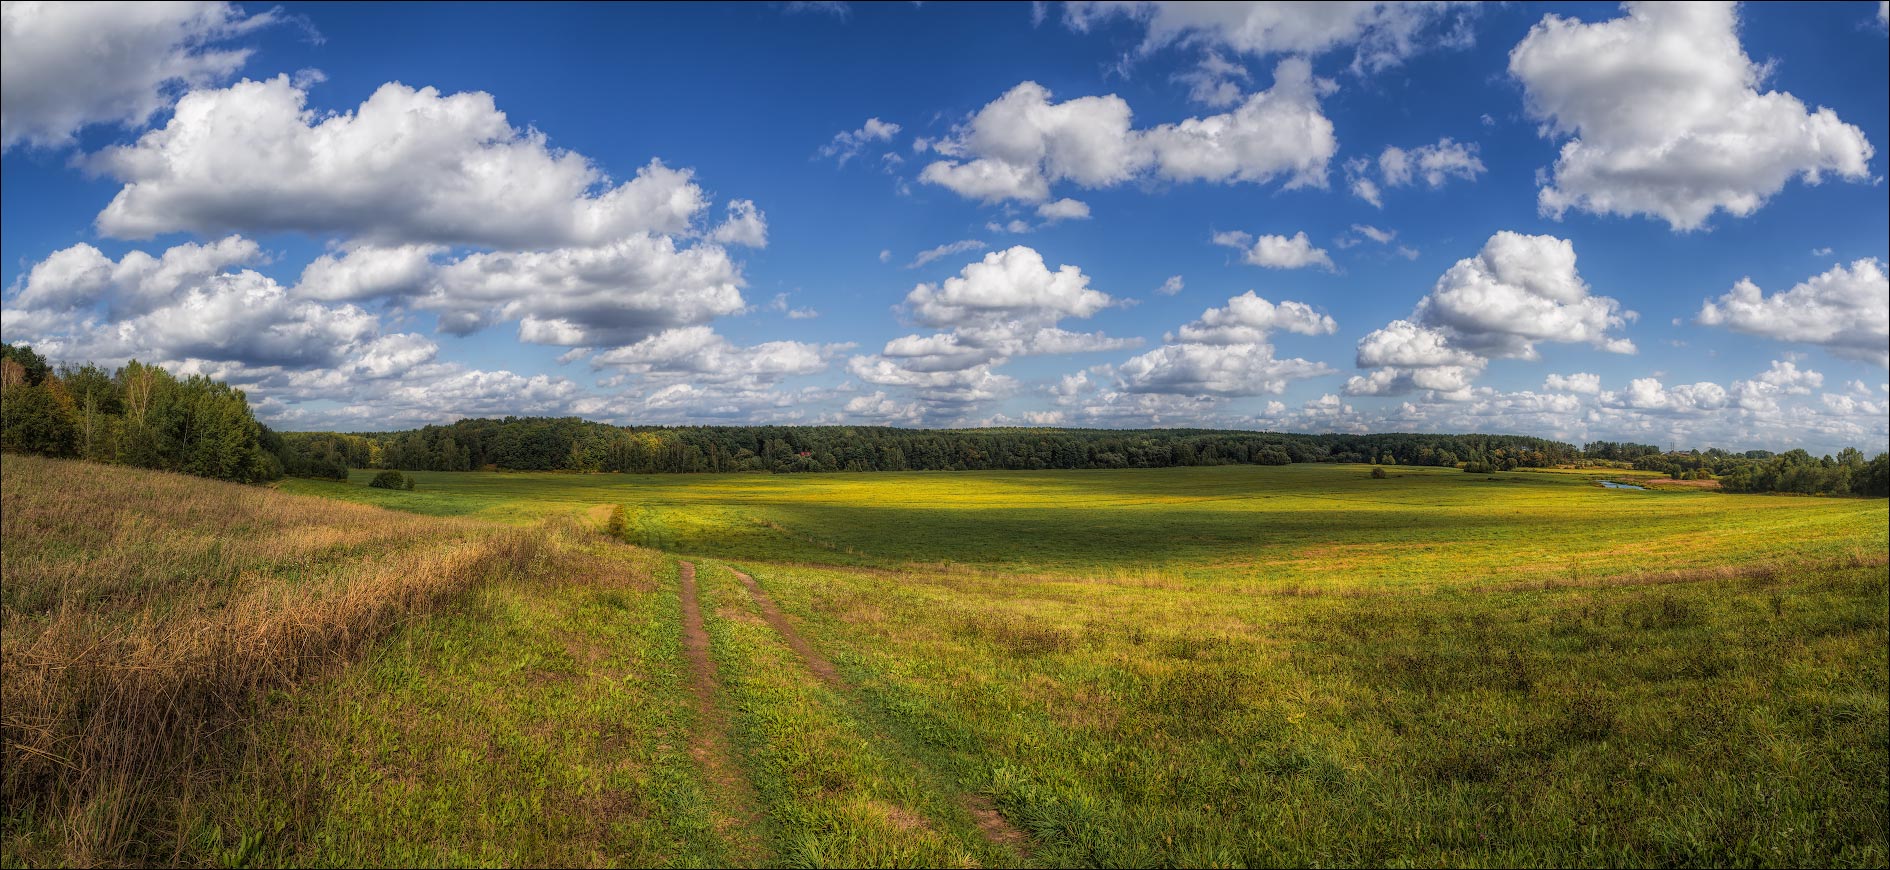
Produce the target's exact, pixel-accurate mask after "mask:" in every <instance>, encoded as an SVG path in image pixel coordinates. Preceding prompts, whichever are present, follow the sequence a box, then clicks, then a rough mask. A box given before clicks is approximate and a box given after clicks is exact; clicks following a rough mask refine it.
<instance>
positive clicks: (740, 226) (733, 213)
mask: <svg viewBox="0 0 1890 870" xmlns="http://www.w3.org/2000/svg"><path fill="white" fill-rule="evenodd" d="M709 238H710V239H711V240H712V241H716V242H720V243H722V244H724V245H743V246H746V247H750V248H765V247H767V246H768V217H767V215H764V214H762V213H761V209H758V208H756V207H755V201H754V200H752V199H731V200H729V202H728V217H727V218H725V219H723V221H722V223H721V224H720V225H718V226H717V227H716V228H715V231H714V232H711V233H709Z"/></svg>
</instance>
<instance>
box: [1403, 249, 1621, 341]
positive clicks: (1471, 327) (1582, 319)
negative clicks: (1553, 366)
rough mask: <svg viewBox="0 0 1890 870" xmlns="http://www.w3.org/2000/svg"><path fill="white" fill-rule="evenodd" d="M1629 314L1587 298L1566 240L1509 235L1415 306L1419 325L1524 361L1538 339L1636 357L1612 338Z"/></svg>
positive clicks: (1607, 301) (1450, 273) (1460, 265)
mask: <svg viewBox="0 0 1890 870" xmlns="http://www.w3.org/2000/svg"><path fill="white" fill-rule="evenodd" d="M1633 316H1634V315H1633V312H1627V311H1623V310H1622V309H1621V304H1620V303H1619V302H1617V301H1615V300H1614V299H1612V298H1609V297H1607V296H1595V295H1591V294H1590V293H1589V288H1588V283H1587V282H1585V281H1583V280H1582V278H1581V275H1580V274H1578V273H1577V272H1576V270H1575V246H1574V245H1572V244H1570V243H1569V242H1568V241H1567V240H1566V239H1558V238H1556V237H1554V236H1528V235H1522V234H1520V233H1513V232H1509V231H1507V230H1505V231H1502V232H1498V233H1497V234H1496V235H1493V236H1491V237H1490V239H1489V241H1488V242H1486V243H1484V245H1483V250H1481V251H1479V252H1478V253H1477V255H1476V256H1474V257H1470V258H1467V259H1463V260H1458V261H1457V263H1456V265H1453V266H1451V267H1450V269H1449V270H1447V271H1446V272H1444V274H1443V276H1442V277H1440V278H1438V279H1437V283H1436V285H1435V286H1434V287H1432V288H1431V294H1430V295H1429V296H1428V297H1425V299H1424V300H1423V301H1422V302H1420V303H1419V304H1418V318H1419V320H1421V321H1422V322H1424V323H1425V324H1427V325H1430V326H1434V327H1438V328H1441V329H1444V330H1446V331H1448V332H1449V333H1450V335H1451V337H1452V340H1453V342H1456V343H1460V344H1461V345H1462V346H1463V347H1466V348H1468V349H1470V350H1474V351H1477V352H1479V353H1482V354H1485V355H1489V356H1504V357H1520V358H1523V359H1535V358H1536V349H1535V345H1536V343H1537V342H1541V341H1550V342H1580V343H1587V344H1592V345H1594V346H1596V347H1598V348H1601V349H1602V350H1606V351H1609V352H1612V353H1633V352H1634V345H1633V343H1632V342H1630V341H1628V340H1627V339H1624V338H1616V337H1614V336H1612V335H1610V332H1611V331H1612V330H1615V329H1618V328H1621V327H1623V326H1625V325H1626V323H1627V321H1628V320H1629V319H1630V318H1632V317H1633Z"/></svg>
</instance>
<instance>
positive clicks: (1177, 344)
mask: <svg viewBox="0 0 1890 870" xmlns="http://www.w3.org/2000/svg"><path fill="white" fill-rule="evenodd" d="M1337 329H1338V324H1337V323H1335V322H1333V320H1332V318H1331V317H1329V316H1327V315H1325V314H1323V313H1321V312H1319V311H1317V310H1315V309H1314V308H1313V307H1312V306H1310V305H1307V304H1305V303H1303V302H1293V301H1287V302H1281V303H1279V304H1277V305H1275V304H1274V303H1272V302H1270V301H1268V300H1266V299H1263V298H1261V297H1260V296H1259V295H1258V294H1256V293H1254V292H1253V291H1251V290H1249V291H1247V292H1246V293H1243V294H1241V295H1239V296H1235V297H1233V298H1231V299H1229V300H1227V304H1226V305H1225V306H1222V307H1220V308H1210V309H1208V310H1206V311H1204V312H1202V313H1201V317H1200V318H1199V319H1197V320H1195V321H1193V322H1191V323H1187V324H1184V325H1182V326H1181V328H1180V329H1178V330H1176V331H1175V332H1171V333H1169V334H1168V335H1167V336H1165V337H1164V338H1165V340H1166V342H1167V343H1166V344H1164V345H1163V346H1162V347H1159V348H1156V349H1154V350H1151V351H1149V352H1147V353H1144V354H1141V355H1139V356H1135V357H1132V358H1130V359H1129V360H1128V361H1126V362H1124V363H1122V364H1121V365H1119V366H1117V367H1116V368H1115V375H1116V385H1117V387H1118V388H1119V389H1121V390H1123V391H1125V392H1129V393H1169V394H1175V395H1184V396H1219V397H1234V396H1259V395H1272V394H1278V393H1281V392H1284V391H1285V390H1286V386H1287V384H1288V383H1289V382H1290V381H1293V380H1297V379H1302V378H1310V377H1317V376H1320V375H1327V374H1331V373H1332V371H1333V370H1332V369H1331V368H1329V367H1327V366H1326V365H1325V364H1323V363H1317V362H1309V361H1307V360H1303V359H1278V358H1276V357H1275V356H1274V351H1273V346H1272V345H1271V344H1268V343H1267V337H1268V335H1269V334H1270V333H1272V332H1273V331H1274V330H1285V331H1288V332H1296V333H1300V334H1302V335H1330V334H1331V333H1333V332H1334V331H1336V330H1337Z"/></svg>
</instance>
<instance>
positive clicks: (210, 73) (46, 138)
mask: <svg viewBox="0 0 1890 870" xmlns="http://www.w3.org/2000/svg"><path fill="white" fill-rule="evenodd" d="M278 20H280V16H279V15H278V14H277V13H276V12H275V11H274V10H271V11H269V12H264V13H262V14H260V15H245V14H244V13H243V11H242V10H241V9H239V8H237V7H236V6H234V5H232V4H230V3H202V2H174V3H148V2H132V3H119V2H91V3H54V2H12V0H9V2H8V3H7V4H6V5H5V6H4V7H3V8H0V148H5V149H11V148H12V147H14V146H15V145H19V144H22V143H25V144H29V145H43V146H58V145H64V144H66V143H67V142H70V141H71V140H72V136H73V134H74V133H77V132H78V131H79V130H80V129H81V128H83V127H85V126H87V125H90V124H114V123H116V124H124V125H127V126H133V127H136V126H141V125H143V124H144V123H145V122H146V121H147V120H149V119H150V117H151V116H152V115H153V114H155V113H156V112H157V111H158V110H160V109H162V108H164V107H166V106H168V105H170V102H171V99H172V98H173V97H174V96H175V93H174V92H175V91H176V90H177V89H179V88H188V87H198V86H203V85H208V84H211V83H213V82H215V81H217V80H219V79H223V78H225V77H227V76H229V75H231V74H232V73H234V72H236V71H237V70H238V69H241V68H242V66H243V64H244V62H245V61H247V60H248V59H249V55H250V50H249V49H246V48H229V47H222V46H220V44H221V43H226V42H227V41H228V40H230V39H231V38H234V37H237V36H241V35H243V34H245V33H249V32H251V31H254V30H256V29H257V28H260V27H263V26H266V25H269V24H272V23H275V22H276V21H278Z"/></svg>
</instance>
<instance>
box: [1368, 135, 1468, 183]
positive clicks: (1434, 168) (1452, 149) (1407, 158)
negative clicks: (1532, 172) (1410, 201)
mask: <svg viewBox="0 0 1890 870" xmlns="http://www.w3.org/2000/svg"><path fill="white" fill-rule="evenodd" d="M1378 171H1379V173H1380V175H1381V176H1382V177H1383V178H1384V180H1385V184H1387V185H1389V186H1391V187H1404V186H1406V185H1409V184H1411V183H1412V182H1414V181H1417V180H1420V179H1421V180H1422V181H1423V182H1424V183H1425V185H1427V186H1429V187H1430V188H1431V189H1433V190H1435V189H1437V188H1440V187H1443V186H1444V182H1445V181H1447V180H1449V179H1451V178H1460V179H1463V180H1465V181H1475V180H1476V179H1477V176H1478V175H1481V174H1483V172H1484V171H1485V170H1484V167H1483V161H1482V160H1480V159H1478V157H1477V146H1476V143H1474V142H1470V143H1462V142H1454V141H1452V140H1451V139H1450V138H1448V137H1446V138H1443V139H1439V140H1437V144H1435V145H1424V146H1421V147H1418V148H1413V149H1411V150H1409V151H1406V150H1404V149H1403V148H1397V147H1390V146H1388V147H1386V148H1385V150H1384V151H1383V152H1381V153H1380V154H1379V155H1378Z"/></svg>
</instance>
